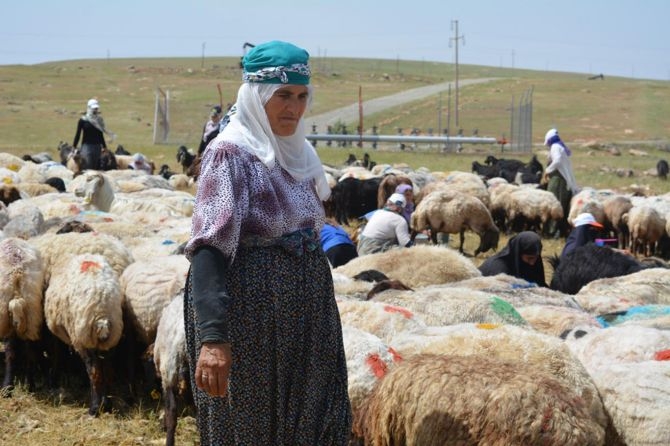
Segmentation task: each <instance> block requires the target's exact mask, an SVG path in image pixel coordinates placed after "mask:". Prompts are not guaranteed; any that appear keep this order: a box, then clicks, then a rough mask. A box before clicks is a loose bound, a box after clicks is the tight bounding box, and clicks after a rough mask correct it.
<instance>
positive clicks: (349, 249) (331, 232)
mask: <svg viewBox="0 0 670 446" xmlns="http://www.w3.org/2000/svg"><path fill="white" fill-rule="evenodd" d="M320 239H321V248H323V252H325V253H326V257H328V261H329V262H330V265H331V266H332V267H333V268H337V267H338V266H341V265H344V264H345V263H347V262H349V260H351V259H355V258H356V257H358V253H357V252H356V245H354V242H353V241H352V240H351V237H349V234H347V231H345V230H344V228H342V226H340V225H338V224H337V222H336V221H335V220H334V219H332V218H326V222H325V223H324V225H323V228H322V229H321V233H320Z"/></svg>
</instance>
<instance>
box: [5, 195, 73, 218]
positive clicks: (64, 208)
mask: <svg viewBox="0 0 670 446" xmlns="http://www.w3.org/2000/svg"><path fill="white" fill-rule="evenodd" d="M12 205H14V208H15V209H16V210H17V213H23V211H22V209H23V208H25V207H31V206H34V207H37V208H38V209H39V210H40V212H41V213H42V215H43V217H44V219H45V220H49V219H51V218H65V217H73V216H76V215H77V214H79V213H80V212H81V211H83V210H84V207H83V205H82V200H81V198H78V197H75V196H74V194H72V193H68V192H64V193H59V192H52V193H46V194H41V195H36V196H32V197H26V199H23V200H18V201H15V202H14V203H12Z"/></svg>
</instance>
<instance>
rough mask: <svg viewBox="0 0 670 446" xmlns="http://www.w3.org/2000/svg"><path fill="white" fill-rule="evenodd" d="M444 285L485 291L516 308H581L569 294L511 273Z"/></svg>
mask: <svg viewBox="0 0 670 446" xmlns="http://www.w3.org/2000/svg"><path fill="white" fill-rule="evenodd" d="M444 286H453V287H460V288H468V289H472V290H479V291H484V292H486V293H489V294H492V295H494V296H497V297H499V298H501V299H503V300H505V301H507V302H509V303H510V304H511V305H512V306H514V307H515V308H519V307H523V306H527V305H552V306H560V307H570V308H575V309H581V307H580V305H579V304H578V303H577V301H576V300H575V299H574V297H573V296H571V295H569V294H563V293H561V292H559V291H555V290H552V289H550V288H546V287H540V286H537V285H536V284H534V283H530V282H527V281H525V280H524V279H520V278H518V277H514V276H510V275H509V274H496V275H495V276H481V277H473V278H469V279H464V280H461V281H457V282H451V283H447V284H445V285H444Z"/></svg>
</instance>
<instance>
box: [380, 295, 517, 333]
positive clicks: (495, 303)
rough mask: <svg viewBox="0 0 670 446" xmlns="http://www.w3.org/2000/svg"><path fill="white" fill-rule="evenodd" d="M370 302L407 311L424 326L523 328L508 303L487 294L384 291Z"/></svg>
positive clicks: (514, 310)
mask: <svg viewBox="0 0 670 446" xmlns="http://www.w3.org/2000/svg"><path fill="white" fill-rule="evenodd" d="M373 299H374V301H375V302H384V303H387V304H392V305H395V306H399V307H403V308H407V309H408V310H411V311H412V313H414V314H416V315H417V316H418V317H419V318H420V319H421V320H423V321H424V322H425V323H426V324H428V325H435V326H440V325H452V324H458V323H463V322H473V323H492V324H518V325H525V324H526V321H524V319H523V318H522V317H521V315H520V314H519V313H518V312H517V311H516V309H514V307H513V306H511V305H510V304H509V303H507V302H505V301H504V300H502V299H500V298H498V297H496V296H494V295H491V294H489V293H485V292H482V291H475V290H471V289H468V288H460V287H446V286H428V287H424V288H419V289H417V290H415V291H402V290H388V291H384V292H383V293H380V294H377V295H375V297H374V298H373Z"/></svg>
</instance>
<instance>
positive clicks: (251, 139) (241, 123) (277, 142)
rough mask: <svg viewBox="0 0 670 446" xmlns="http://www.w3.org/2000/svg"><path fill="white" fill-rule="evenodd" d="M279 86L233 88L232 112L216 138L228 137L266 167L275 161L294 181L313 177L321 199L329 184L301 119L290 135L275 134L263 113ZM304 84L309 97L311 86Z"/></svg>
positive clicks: (246, 84) (326, 194) (328, 188)
mask: <svg viewBox="0 0 670 446" xmlns="http://www.w3.org/2000/svg"><path fill="white" fill-rule="evenodd" d="M283 86H285V84H265V83H256V82H245V83H243V84H242V85H241V86H240V89H239V91H238V92H237V102H236V104H235V109H236V112H235V113H234V114H232V115H231V116H230V123H228V125H226V127H225V128H224V129H223V131H222V132H221V133H220V134H219V135H218V136H217V140H225V141H230V142H232V143H234V144H236V145H238V146H240V147H241V148H242V149H243V150H246V151H247V152H249V153H251V154H252V155H255V156H256V157H258V159H260V160H261V161H262V162H263V164H265V165H266V166H267V167H268V168H270V169H271V168H273V167H274V165H275V161H278V162H279V165H280V166H281V167H283V168H284V169H285V170H286V171H287V172H288V173H289V174H291V176H292V177H293V178H295V179H296V180H298V181H304V180H306V179H309V178H313V179H314V181H315V184H316V192H317V194H318V195H319V198H320V199H321V200H322V201H324V200H326V199H328V197H329V196H330V187H329V186H328V181H327V180H326V174H325V171H324V170H323V165H322V164H321V160H320V159H319V157H318V155H317V154H316V150H314V147H312V145H311V144H310V143H309V142H308V141H307V140H306V139H305V134H306V130H305V123H304V120H303V119H302V118H300V122H299V123H298V127H297V129H296V131H295V133H294V134H293V135H291V136H278V135H275V134H274V133H273V132H272V127H271V126H270V121H269V120H268V117H267V114H266V113H265V104H267V102H268V101H269V100H270V98H271V97H272V95H273V94H274V93H275V91H277V90H278V89H279V88H281V87H283ZM307 88H308V89H309V93H310V98H311V95H312V89H311V86H309V85H308V86H307Z"/></svg>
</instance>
